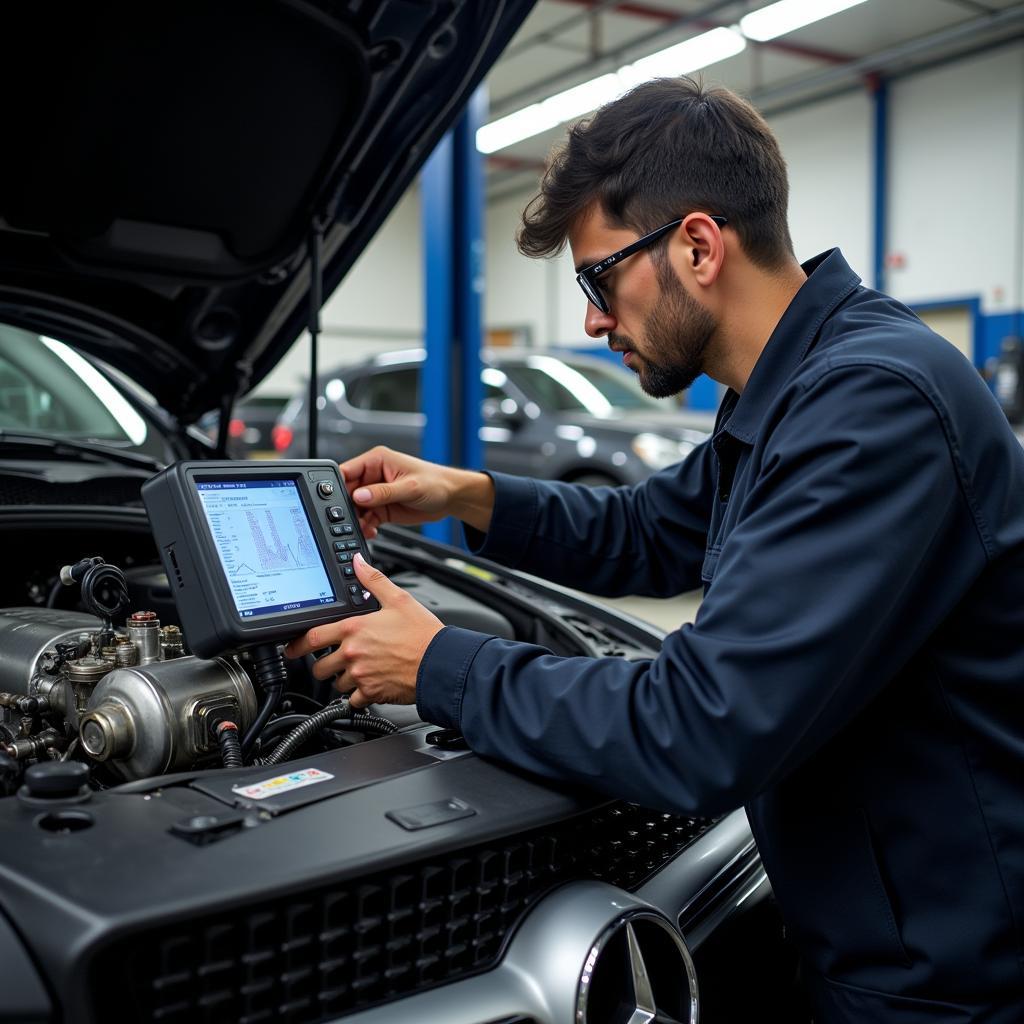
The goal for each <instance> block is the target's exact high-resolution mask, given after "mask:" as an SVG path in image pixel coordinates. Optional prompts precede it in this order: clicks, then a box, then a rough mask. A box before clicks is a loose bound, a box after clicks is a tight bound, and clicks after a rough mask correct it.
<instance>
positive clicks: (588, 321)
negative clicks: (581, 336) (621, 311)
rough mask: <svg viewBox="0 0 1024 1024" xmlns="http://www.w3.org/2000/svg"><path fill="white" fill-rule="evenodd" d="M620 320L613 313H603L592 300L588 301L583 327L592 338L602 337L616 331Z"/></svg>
mask: <svg viewBox="0 0 1024 1024" xmlns="http://www.w3.org/2000/svg"><path fill="white" fill-rule="evenodd" d="M617 324H618V321H617V320H616V319H615V317H614V316H612V314H611V313H602V312H601V310H599V309H598V308H597V306H595V305H594V304H593V303H592V302H588V303H587V315H586V316H585V317H584V318H583V329H584V330H585V331H586V332H587V334H589V335H590V337H591V338H601V337H603V336H604V335H606V334H607V333H608V332H609V331H614V330H615V327H616V325H617Z"/></svg>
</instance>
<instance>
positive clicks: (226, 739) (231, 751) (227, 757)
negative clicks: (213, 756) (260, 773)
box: [217, 722, 242, 768]
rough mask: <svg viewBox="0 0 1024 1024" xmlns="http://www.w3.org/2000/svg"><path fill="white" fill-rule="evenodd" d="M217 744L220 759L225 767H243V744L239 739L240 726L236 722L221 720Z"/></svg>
mask: <svg viewBox="0 0 1024 1024" xmlns="http://www.w3.org/2000/svg"><path fill="white" fill-rule="evenodd" d="M217 744H218V746H219V747H220V760H221V764H223V765H224V767H225V768H241V767H242V744H241V743H240V742H239V739H238V726H237V725H235V723H234V722H221V723H220V725H218V726H217Z"/></svg>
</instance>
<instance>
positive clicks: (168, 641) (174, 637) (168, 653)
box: [160, 626, 185, 661]
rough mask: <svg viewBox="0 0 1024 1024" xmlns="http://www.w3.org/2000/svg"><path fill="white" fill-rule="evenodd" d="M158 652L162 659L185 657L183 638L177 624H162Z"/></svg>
mask: <svg viewBox="0 0 1024 1024" xmlns="http://www.w3.org/2000/svg"><path fill="white" fill-rule="evenodd" d="M160 653H161V655H162V657H163V660H164V661H170V660H171V659H172V658H183V657H185V638H184V637H183V636H182V634H181V630H180V629H178V627H177V626H164V628H163V629H161V630H160Z"/></svg>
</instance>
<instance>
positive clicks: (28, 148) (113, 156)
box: [0, 0, 534, 422]
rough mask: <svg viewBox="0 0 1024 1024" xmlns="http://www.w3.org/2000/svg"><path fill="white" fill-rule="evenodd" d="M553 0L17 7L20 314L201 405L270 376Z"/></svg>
mask: <svg viewBox="0 0 1024 1024" xmlns="http://www.w3.org/2000/svg"><path fill="white" fill-rule="evenodd" d="M533 2H534V0H504V2H502V0H493V2H492V0H488V2H486V3H484V2H480V0H433V2H432V0H375V2H366V0H347V2H341V0H320V2H303V0H218V2H216V3H211V2H209V0H151V2H148V3H144V4H139V3H137V2H128V0H113V2H107V3H103V4H78V5H71V4H63V3H53V2H45V0H38V2H35V3H32V4H10V5H4V10H3V11H2V12H0V38H2V39H3V40H4V54H5V55H4V60H3V61H2V62H0V96H2V97H3V99H2V100H0V104H2V110H3V117H2V119H0V125H2V129H0V130H2V132H3V151H4V157H3V160H2V161H0V320H4V321H7V322H10V323H15V324H17V325H19V326H22V327H27V328H29V329H32V330H35V331H38V332H40V333H42V334H53V335H55V336H57V337H59V338H61V339H62V340H66V341H69V342H72V343H73V344H75V345H76V346H78V347H79V348H81V349H82V350H83V351H86V352H88V353H91V354H93V355H95V356H97V357H99V358H100V359H102V360H104V361H105V362H107V363H109V364H111V365H112V366H115V367H117V368H118V369H119V370H122V371H123V372H125V373H127V374H128V375H129V376H131V377H132V378H133V379H134V380H136V381H137V382H138V383H139V384H140V385H142V386H143V387H144V388H146V389H147V390H148V391H149V392H150V393H151V394H152V395H154V396H155V398H156V399H157V400H158V401H159V402H160V404H161V405H162V406H163V407H164V408H166V409H167V410H168V411H170V412H172V413H173V414H174V415H175V416H177V417H178V418H179V419H181V420H182V421H184V422H190V421H192V420H194V419H196V418H197V417H198V416H199V415H200V414H202V413H203V412H204V411H206V410H208V409H210V408H213V407H214V406H217V405H218V404H219V403H220V402H221V401H222V400H223V398H224V397H225V396H227V395H234V394H238V393H242V392H244V391H246V390H248V389H249V388H251V387H252V386H254V385H255V384H256V383H257V382H258V381H259V380H260V379H262V378H263V377H264V376H265V375H266V374H267V372H268V371H269V370H270V369H271V368H272V367H273V366H274V364H275V363H276V362H277V361H278V360H279V359H280V358H281V356H282V355H283V354H284V352H285V351H286V350H287V349H288V347H289V346H290V345H291V343H292V342H293V341H294V340H295V338H296V337H297V336H298V334H299V333H300V332H301V330H302V329H303V328H304V327H305V326H306V323H307V321H308V315H309V314H308V303H309V262H308V249H307V246H308V242H309V238H310V235H311V232H312V228H313V225H314V224H319V225H320V226H321V227H323V229H324V240H323V249H322V252H323V256H322V267H323V288H324V294H325V295H329V294H330V292H331V291H332V290H333V289H334V288H335V287H336V286H337V284H338V282H339V281H340V280H341V279H342V277H343V276H344V274H345V272H346V271H347V270H348V268H349V267H350V266H351V265H352V263H353V262H354V261H355V259H356V257H357V256H358V255H359V254H360V252H361V251H362V250H363V248H364V247H365V246H366V244H367V243H368V241H369V240H370V238H371V237H372V236H373V234H374V232H375V231H376V230H377V228H378V227H379V226H380V224H381V222H382V221H383V220H384V218H385V217H386V216H387V214H388V212H389V211H390V210H391V209H392V207H393V206H394V205H395V203H396V202H397V201H398V199H399V198H400V197H401V195H402V193H403V192H404V190H405V189H406V188H407V187H408V185H409V183H410V182H411V180H412V179H413V177H414V175H415V174H416V172H417V170H418V169H419V168H420V167H421V165H422V164H423V162H424V160H425V159H426V157H427V156H428V155H429V154H430V152H431V150H432V149H433V147H434V145H435V144H436V143H437V141H438V139H439V138H440V137H441V135H442V134H443V133H444V131H445V129H446V128H448V127H449V125H450V124H451V122H452V121H453V120H454V119H455V118H456V116H457V115H458V113H459V111H460V109H461V107H462V106H463V104H464V103H465V101H466V99H467V98H468V97H469V95H470V93H471V92H472V90H473V88H474V87H475V86H476V85H477V84H478V83H479V81H480V80H481V78H482V77H483V75H484V73H485V72H486V70H487V69H488V68H489V67H490V65H491V64H492V63H493V61H494V60H495V58H496V57H497V55H498V54H499V53H500V51H501V50H502V48H503V47H504V46H505V44H506V43H507V42H508V39H509V37H510V36H511V35H512V33H513V32H514V31H515V29H516V28H517V27H518V25H519V24H520V22H521V21H522V20H523V18H524V17H525V16H526V14H527V12H528V11H529V9H530V8H531V7H532V5H533Z"/></svg>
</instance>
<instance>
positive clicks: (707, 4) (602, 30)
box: [487, 0, 1024, 199]
mask: <svg viewBox="0 0 1024 1024" xmlns="http://www.w3.org/2000/svg"><path fill="white" fill-rule="evenodd" d="M768 2H769V0H540V2H539V3H538V4H537V6H536V7H535V8H534V10H533V11H532V12H531V14H530V16H529V17H528V18H527V19H526V21H525V22H524V24H523V26H522V27H521V28H520V30H519V32H518V33H517V35H516V36H515V38H514V39H513V40H512V42H511V43H510V44H509V46H508V47H507V49H506V51H505V53H504V54H503V56H502V57H501V59H500V60H499V61H498V63H497V64H496V65H495V67H494V68H493V69H492V71H491V73H490V75H489V76H488V79H487V87H488V92H489V101H490V109H491V117H490V119H494V118H497V117H500V116H502V115H504V114H509V113H512V112H513V111H515V110H519V109H520V108H522V107H525V106H527V105H529V104H530V103H534V102H536V101H538V100H541V99H544V98H546V97H547V96H550V95H552V94H554V93H557V92H561V91H562V90H564V89H568V88H571V87H572V86H574V85H579V84H580V83H581V82H584V81H587V80H589V79H591V78H594V77H596V76H597V75H599V74H603V73H605V72H607V71H613V70H615V69H616V68H618V67H621V66H622V65H623V64H626V63H630V62H631V61H634V60H637V59H638V58H640V57H643V56H647V55H648V54H650V53H654V52H655V51H657V50H662V49H664V48H665V47H667V46H671V45H672V44H673V43H677V42H681V41H682V40H684V39H688V38H690V37H692V36H695V35H699V34H700V33H702V32H704V31H706V30H707V29H709V28H712V27H714V26H716V25H732V24H735V23H736V22H738V21H739V19H740V18H741V17H742V16H743V15H744V14H746V13H747V12H748V11H751V10H756V9H758V8H760V7H764V6H766V5H767V3H768ZM1013 38H1024V0H866V2H865V3H862V4H859V5H858V6H856V7H853V8H851V9H849V10H847V11H843V12H841V13H839V14H836V15H833V16H832V17H830V18H826V19H824V20H822V21H819V22H816V23H815V24H813V25H809V26H807V27H806V28H803V29H799V30H797V31H796V32H791V33H789V34H788V35H786V36H783V37H781V38H780V39H777V40H773V41H772V42H768V43H753V42H751V43H750V44H749V45H748V46H747V48H746V50H745V51H744V52H743V53H741V54H739V55H738V56H736V57H732V58H730V59H728V60H724V61H721V62H720V63H718V64H714V65H712V66H710V67H708V68H705V69H704V70H703V72H702V73H701V74H702V76H703V77H704V79H705V80H706V81H713V82H717V83H721V84H724V85H727V86H729V87H730V88H732V89H735V90H737V91H738V92H741V93H743V94H744V95H746V96H749V97H750V98H751V99H752V100H753V101H754V102H755V103H756V104H757V105H758V106H759V107H760V108H761V109H762V110H763V111H765V112H767V113H771V112H772V111H777V110H779V109H783V108H785V107H787V106H792V105H795V104H799V103H801V102H806V101H807V100H809V99H812V98H814V97H819V96H825V95H829V94H831V93H834V92H836V91H839V90H842V89H849V88H860V87H864V86H866V84H867V81H868V76H869V75H870V74H871V73H872V72H876V73H880V74H883V75H891V74H899V73H901V72H906V71H907V70H909V69H911V68H913V67H920V66H922V65H926V64H930V63H934V62H936V61H939V60H944V59H948V58H950V57H952V56H955V55H957V54H960V53H966V52H970V51H973V50H976V49H978V48H980V47H983V46H986V45H991V44H992V43H994V42H999V41H1004V40H1009V39H1013ZM564 136H565V126H564V125H563V126H560V127H558V128H554V129H551V130H550V131H547V132H544V133H542V134H541V135H536V136H534V137H533V138H530V139H526V140H524V141H523V142H520V143H517V144H516V145H514V146H510V147H508V148H507V149H504V150H501V151H500V152H499V153H496V154H494V155H493V156H492V157H490V158H489V159H488V195H489V197H490V198H492V199H495V198H499V197H500V196H501V195H505V194H508V193H509V192H512V191H516V190H519V189H527V188H530V187H532V185H533V183H534V182H535V181H536V179H537V177H538V174H539V171H540V168H541V166H542V164H543V160H544V158H545V156H546V155H547V153H548V152H550V150H551V148H552V146H554V145H556V144H557V143H558V142H560V141H561V140H562V139H563V138H564Z"/></svg>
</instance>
